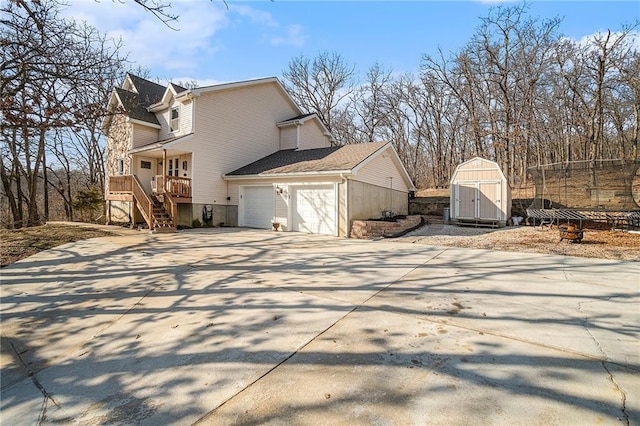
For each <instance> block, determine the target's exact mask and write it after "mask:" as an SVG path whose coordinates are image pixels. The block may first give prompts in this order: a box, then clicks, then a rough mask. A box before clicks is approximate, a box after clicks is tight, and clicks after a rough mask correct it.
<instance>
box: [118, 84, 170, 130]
mask: <svg viewBox="0 0 640 426" xmlns="http://www.w3.org/2000/svg"><path fill="white" fill-rule="evenodd" d="M115 94H116V96H117V97H118V99H120V104H121V105H122V108H124V110H125V112H126V114H127V116H128V117H129V118H132V119H134V120H140V121H144V122H147V123H151V124H155V125H158V126H159V125H160V122H159V121H158V119H157V118H156V115H155V114H153V113H151V112H149V111H147V105H145V103H144V101H143V100H142V99H141V98H142V97H141V96H140V95H139V94H137V93H134V92H129V91H128V90H124V89H121V88H119V87H116V88H115Z"/></svg>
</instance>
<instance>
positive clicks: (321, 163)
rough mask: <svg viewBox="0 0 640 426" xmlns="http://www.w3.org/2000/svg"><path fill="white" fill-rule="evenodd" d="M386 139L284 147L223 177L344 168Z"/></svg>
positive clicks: (349, 166) (346, 168)
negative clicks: (333, 144) (299, 148)
mask: <svg viewBox="0 0 640 426" xmlns="http://www.w3.org/2000/svg"><path fill="white" fill-rule="evenodd" d="M386 144H387V143H386V142H374V143H363V144H353V145H344V146H334V147H329V148H316V149H304V150H300V151H297V150H295V149H285V150H281V151H277V152H274V153H273V154H271V155H268V156H266V157H264V158H261V159H260V160H258V161H255V162H253V163H251V164H248V165H246V166H244V167H241V168H239V169H237V170H234V171H232V172H231V173H227V176H255V175H275V174H292V173H313V172H332V171H335V172H337V171H347V170H352V169H354V168H355V167H356V166H357V165H358V164H360V163H362V162H363V161H364V160H366V159H367V158H369V157H370V156H371V155H373V154H374V153H375V152H376V151H378V150H379V149H380V148H382V147H384V146H385V145H386Z"/></svg>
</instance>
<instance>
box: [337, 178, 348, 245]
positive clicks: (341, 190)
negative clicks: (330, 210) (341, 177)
mask: <svg viewBox="0 0 640 426" xmlns="http://www.w3.org/2000/svg"><path fill="white" fill-rule="evenodd" d="M346 187H347V183H339V184H338V236H339V237H344V236H346V235H347V223H348V220H347V210H348V209H347V203H346V198H345V195H346V194H345V188H346Z"/></svg>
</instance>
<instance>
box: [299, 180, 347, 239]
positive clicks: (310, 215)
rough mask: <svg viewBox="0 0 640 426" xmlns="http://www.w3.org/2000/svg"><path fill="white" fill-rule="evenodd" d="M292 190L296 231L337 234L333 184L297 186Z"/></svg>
mask: <svg viewBox="0 0 640 426" xmlns="http://www.w3.org/2000/svg"><path fill="white" fill-rule="evenodd" d="M292 192H293V209H292V210H293V212H292V213H293V227H292V228H293V230H294V231H300V232H310V233H313V234H326V235H337V232H336V213H337V211H336V210H337V209H336V195H335V190H334V186H333V185H314V186H304V187H296V188H294V189H293V191H292Z"/></svg>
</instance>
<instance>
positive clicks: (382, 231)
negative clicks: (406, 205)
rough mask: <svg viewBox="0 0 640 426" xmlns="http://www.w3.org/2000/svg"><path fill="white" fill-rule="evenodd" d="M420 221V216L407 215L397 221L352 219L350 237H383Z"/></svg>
mask: <svg viewBox="0 0 640 426" xmlns="http://www.w3.org/2000/svg"><path fill="white" fill-rule="evenodd" d="M419 223H420V216H407V218H406V219H398V221H397V222H385V221H378V220H353V221H351V234H350V237H351V238H359V239H367V238H375V237H382V236H383V235H391V234H396V233H398V232H401V231H404V230H407V229H409V228H412V227H414V226H416V225H418V224H419Z"/></svg>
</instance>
